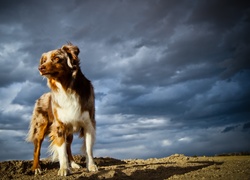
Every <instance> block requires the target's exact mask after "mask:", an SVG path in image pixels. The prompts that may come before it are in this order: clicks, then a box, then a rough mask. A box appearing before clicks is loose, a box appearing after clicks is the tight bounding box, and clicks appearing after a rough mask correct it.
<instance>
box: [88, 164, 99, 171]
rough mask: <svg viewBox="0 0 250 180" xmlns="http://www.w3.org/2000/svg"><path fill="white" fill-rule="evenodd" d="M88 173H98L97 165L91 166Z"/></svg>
mask: <svg viewBox="0 0 250 180" xmlns="http://www.w3.org/2000/svg"><path fill="white" fill-rule="evenodd" d="M87 169H88V171H92V172H95V171H98V168H97V166H96V165H95V164H90V165H89V166H88V167H87Z"/></svg>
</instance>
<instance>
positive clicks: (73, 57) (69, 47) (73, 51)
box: [61, 43, 80, 68]
mask: <svg viewBox="0 0 250 180" xmlns="http://www.w3.org/2000/svg"><path fill="white" fill-rule="evenodd" d="M61 49H62V50H63V51H65V52H66V53H67V55H68V56H69V59H70V63H71V64H69V62H68V65H69V66H70V67H71V68H76V67H78V66H79V59H78V54H79V53H80V50H79V48H78V47H77V46H74V45H73V44H71V43H68V44H66V45H64V46H62V48H61Z"/></svg>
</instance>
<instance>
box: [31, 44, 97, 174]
mask: <svg viewBox="0 0 250 180" xmlns="http://www.w3.org/2000/svg"><path fill="white" fill-rule="evenodd" d="M79 53H80V50H79V48H78V47H77V46H75V45H73V44H71V43H68V44H65V45H63V46H62V47H61V48H59V49H55V50H52V51H49V52H46V53H43V54H42V56H41V59H40V65H39V67H38V70H39V72H40V75H41V76H43V77H46V78H47V85H48V87H49V88H50V89H51V91H50V92H48V93H45V94H43V95H42V96H41V97H40V98H39V99H38V100H37V101H36V103H35V106H34V110H33V114H32V119H31V122H30V128H29V132H28V135H27V139H26V140H27V141H28V142H33V144H34V159H33V166H32V170H33V171H34V172H35V174H40V173H41V167H40V165H39V159H40V151H41V145H42V142H43V140H44V138H45V136H47V135H48V136H49V137H50V141H51V144H50V148H49V150H50V152H51V153H52V157H53V160H56V159H57V160H59V164H60V169H59V171H58V175H59V176H67V175H69V174H70V166H71V167H72V168H81V166H80V165H78V164H77V163H75V161H74V158H73V156H72V152H71V143H72V141H73V133H79V137H80V138H84V144H83V150H84V152H85V155H86V167H87V170H88V171H98V168H97V166H96V165H95V162H94V159H93V145H94V141H95V134H96V121H95V96H94V88H93V85H92V84H91V82H90V80H88V79H87V78H86V77H85V76H84V74H83V73H82V71H81V69H80V59H79V58H78V54H79Z"/></svg>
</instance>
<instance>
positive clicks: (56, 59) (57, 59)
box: [53, 57, 62, 63]
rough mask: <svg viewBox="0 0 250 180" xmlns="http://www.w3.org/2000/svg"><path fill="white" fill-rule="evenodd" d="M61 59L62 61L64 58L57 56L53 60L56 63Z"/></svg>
mask: <svg viewBox="0 0 250 180" xmlns="http://www.w3.org/2000/svg"><path fill="white" fill-rule="evenodd" d="M61 61H62V59H61V58H59V57H56V58H54V59H53V62H55V63H60V62H61Z"/></svg>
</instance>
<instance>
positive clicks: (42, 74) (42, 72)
mask: <svg viewBox="0 0 250 180" xmlns="http://www.w3.org/2000/svg"><path fill="white" fill-rule="evenodd" d="M57 74H58V72H46V71H40V75H41V76H50V77H51V76H56V75H57Z"/></svg>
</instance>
